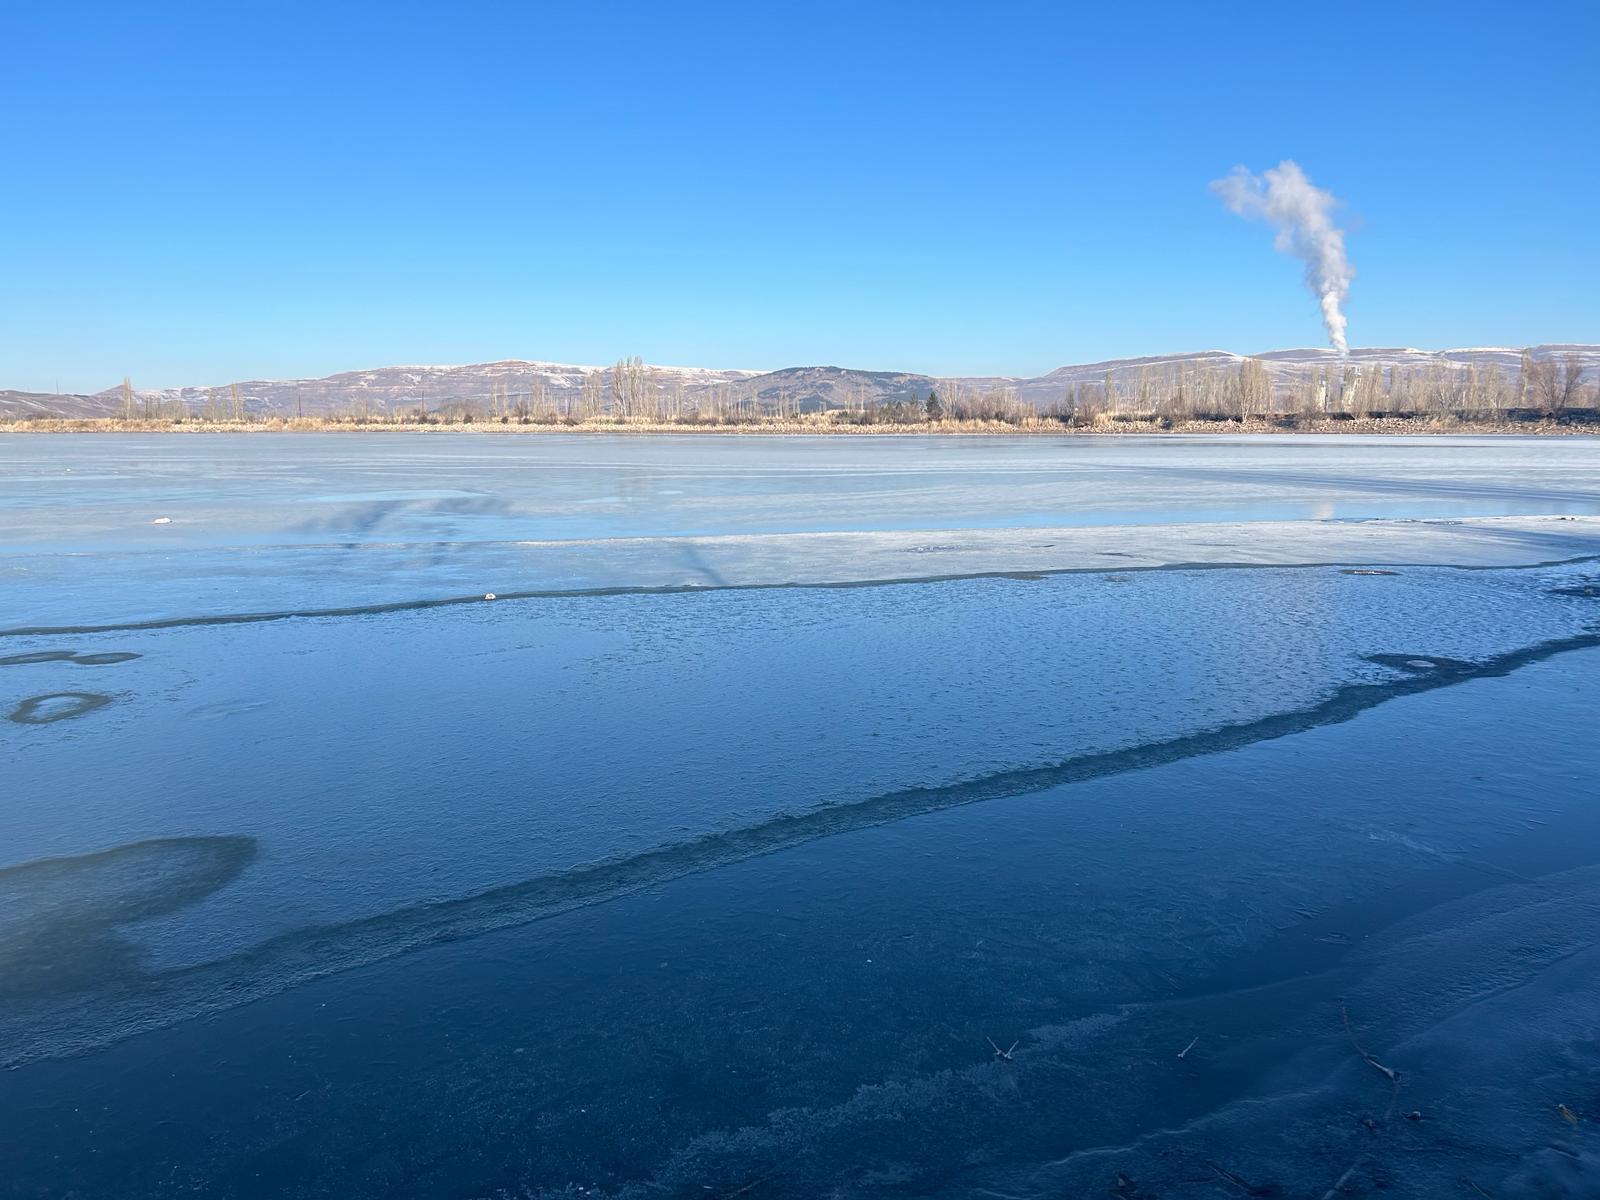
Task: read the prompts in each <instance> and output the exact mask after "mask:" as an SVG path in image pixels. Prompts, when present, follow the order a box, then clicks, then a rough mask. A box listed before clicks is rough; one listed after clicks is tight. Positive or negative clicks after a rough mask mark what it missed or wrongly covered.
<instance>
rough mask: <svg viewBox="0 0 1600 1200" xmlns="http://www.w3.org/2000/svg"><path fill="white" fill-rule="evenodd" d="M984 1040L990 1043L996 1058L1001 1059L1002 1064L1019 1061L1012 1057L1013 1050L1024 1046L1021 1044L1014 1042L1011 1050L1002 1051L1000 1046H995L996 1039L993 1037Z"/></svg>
mask: <svg viewBox="0 0 1600 1200" xmlns="http://www.w3.org/2000/svg"><path fill="white" fill-rule="evenodd" d="M983 1040H984V1041H986V1042H988V1043H989V1047H990V1049H992V1050H993V1051H994V1056H995V1058H997V1059H999V1060H1000V1061H1001V1062H1016V1061H1017V1060H1016V1059H1014V1058H1012V1057H1011V1050H1015V1049H1016V1048H1017V1047H1018V1046H1020V1045H1021V1044H1022V1043H1021V1042H1012V1043H1011V1050H1002V1049H1000V1047H999V1046H996V1045H995V1044H994V1039H993V1038H992V1037H986V1038H984V1039H983Z"/></svg>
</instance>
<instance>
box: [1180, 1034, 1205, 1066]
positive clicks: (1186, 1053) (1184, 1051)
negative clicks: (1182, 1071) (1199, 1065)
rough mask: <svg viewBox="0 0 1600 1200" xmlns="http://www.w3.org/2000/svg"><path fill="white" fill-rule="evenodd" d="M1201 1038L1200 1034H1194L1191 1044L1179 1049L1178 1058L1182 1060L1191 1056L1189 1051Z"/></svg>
mask: <svg viewBox="0 0 1600 1200" xmlns="http://www.w3.org/2000/svg"><path fill="white" fill-rule="evenodd" d="M1199 1040H1200V1035H1199V1034H1198V1033H1197V1034H1195V1035H1194V1037H1193V1038H1191V1039H1190V1040H1189V1044H1188V1045H1187V1046H1185V1047H1184V1048H1183V1049H1182V1050H1179V1051H1178V1059H1179V1061H1180V1062H1181V1061H1182V1060H1183V1059H1185V1058H1188V1057H1189V1051H1191V1050H1193V1049H1194V1045H1195V1043H1196V1042H1198V1041H1199Z"/></svg>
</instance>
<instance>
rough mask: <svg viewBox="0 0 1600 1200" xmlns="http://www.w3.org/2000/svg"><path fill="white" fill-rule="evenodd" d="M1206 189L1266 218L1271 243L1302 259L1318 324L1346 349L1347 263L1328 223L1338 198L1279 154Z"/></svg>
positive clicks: (1338, 233) (1242, 211)
mask: <svg viewBox="0 0 1600 1200" xmlns="http://www.w3.org/2000/svg"><path fill="white" fill-rule="evenodd" d="M1211 190H1212V191H1213V192H1215V193H1216V194H1217V195H1218V196H1219V197H1221V198H1222V202H1223V203H1224V204H1226V205H1227V206H1228V209H1229V211H1231V212H1235V213H1238V214H1239V215H1240V216H1241V217H1246V218H1249V217H1259V218H1261V219H1262V220H1265V221H1270V222H1271V223H1272V224H1273V226H1274V227H1276V229H1277V231H1278V236H1277V238H1276V240H1275V241H1274V243H1273V244H1274V245H1275V246H1277V248H1278V249H1279V250H1280V251H1282V252H1283V253H1285V254H1293V255H1294V256H1295V257H1297V258H1299V259H1300V260H1301V261H1302V262H1304V263H1305V264H1306V286H1307V287H1309V288H1310V289H1311V293H1312V295H1314V296H1316V298H1317V301H1318V303H1320V304H1321V305H1322V323H1323V324H1324V325H1326V326H1327V328H1328V340H1329V341H1330V342H1332V343H1333V347H1334V349H1335V350H1337V351H1338V352H1339V355H1340V357H1344V356H1346V355H1348V354H1349V353H1350V346H1349V343H1348V342H1347V341H1346V340H1345V332H1344V331H1345V324H1346V321H1345V315H1344V309H1343V307H1342V306H1343V304H1344V299H1345V297H1346V296H1348V295H1349V294H1350V281H1351V280H1352V279H1354V278H1355V276H1356V273H1355V268H1353V267H1352V266H1351V265H1350V264H1349V262H1348V261H1346V259H1345V256H1344V230H1342V229H1340V228H1338V227H1337V226H1336V225H1334V223H1333V217H1332V212H1333V209H1334V208H1335V207H1336V206H1337V205H1338V203H1339V201H1338V200H1336V199H1334V196H1333V193H1332V192H1329V191H1325V190H1324V189H1322V188H1319V187H1317V186H1316V185H1314V184H1313V183H1312V182H1311V181H1310V180H1309V179H1307V178H1306V173H1305V172H1304V171H1302V170H1301V169H1300V165H1299V164H1298V163H1296V162H1294V161H1293V160H1291V159H1287V158H1286V159H1284V160H1283V161H1282V162H1281V163H1279V164H1278V165H1277V166H1275V167H1268V168H1267V169H1266V170H1265V171H1263V172H1262V173H1261V174H1260V175H1252V174H1251V173H1250V172H1249V171H1247V170H1245V168H1243V167H1235V168H1234V169H1233V170H1232V171H1231V172H1230V173H1229V174H1228V175H1227V177H1226V178H1223V179H1218V180H1216V181H1214V182H1213V183H1212V185H1211Z"/></svg>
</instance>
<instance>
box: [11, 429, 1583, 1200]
mask: <svg viewBox="0 0 1600 1200" xmlns="http://www.w3.org/2000/svg"><path fill="white" fill-rule="evenodd" d="M0 589H3V590H0V594H3V596H4V605H3V608H0V689H3V692H0V708H3V709H4V711H5V712H6V713H9V714H10V717H11V719H10V720H8V721H5V722H0V753H3V755H4V758H5V761H6V779H7V787H6V789H5V791H6V799H5V801H4V804H3V805H0V1062H3V1063H4V1065H6V1066H9V1067H11V1068H13V1069H12V1070H10V1071H7V1072H5V1073H3V1074H0V1113H3V1114H4V1115H5V1116H6V1118H7V1126H8V1129H10V1130H12V1131H13V1132H14V1134H15V1136H13V1137H12V1138H9V1139H7V1140H6V1141H5V1142H3V1143H0V1178H4V1179H6V1180H8V1181H12V1186H13V1188H14V1189H15V1190H16V1194H19V1195H36V1194H37V1195H56V1194H68V1193H70V1194H72V1195H75V1196H84V1197H99V1196H105V1197H129V1196H145V1195H151V1196H159V1195H175V1194H179V1193H184V1194H204V1195H208V1196H209V1195H216V1196H239V1197H256V1196H302V1195H303V1196H312V1195H327V1194H341V1195H349V1196H386V1195H408V1196H410V1195H419V1196H441V1197H462V1198H469V1197H471V1198H476V1197H482V1198H488V1197H512V1196H518V1197H520V1196H544V1195H550V1196H556V1195H562V1196H578V1195H585V1196H587V1195H596V1194H599V1195H617V1196H635V1195H637V1196H647V1195H648V1196H660V1195H674V1196H676V1195H682V1196H707V1195H722V1196H733V1195H735V1194H741V1195H750V1196H762V1195H765V1196H778V1197H790V1196H794V1197H802V1196H805V1197H809V1196H816V1195H829V1194H832V1195H841V1196H927V1195H949V1196H965V1195H994V1196H1000V1195H1004V1196H1030V1197H1031V1196H1060V1195H1073V1196H1076V1195H1101V1194H1110V1195H1120V1196H1124V1197H1128V1198H1132V1197H1155V1196H1162V1197H1168V1196H1189V1195H1193V1196H1212V1195H1219V1194H1224V1193H1226V1192H1228V1191H1233V1192H1239V1191H1241V1190H1245V1191H1248V1190H1249V1189H1251V1188H1255V1189H1271V1188H1276V1189H1279V1190H1277V1191H1270V1190H1258V1191H1256V1192H1254V1193H1253V1194H1258V1195H1286V1196H1289V1195H1293V1196H1300V1195H1306V1196H1313V1197H1315V1196H1321V1195H1322V1193H1323V1192H1324V1191H1325V1190H1326V1189H1327V1188H1329V1187H1330V1186H1332V1185H1333V1184H1334V1182H1335V1180H1336V1179H1338V1178H1340V1176H1341V1175H1343V1174H1344V1172H1345V1171H1346V1170H1347V1169H1353V1173H1352V1174H1351V1175H1350V1176H1349V1177H1348V1180H1347V1183H1348V1185H1349V1186H1350V1187H1351V1188H1352V1189H1356V1190H1353V1191H1352V1193H1351V1194H1366V1193H1367V1192H1368V1191H1370V1190H1372V1189H1374V1188H1377V1187H1379V1186H1383V1187H1386V1188H1388V1189H1391V1191H1392V1193H1393V1194H1397V1195H1408V1196H1412V1195H1414V1196H1432V1195H1440V1196H1456V1195H1461V1194H1472V1192H1471V1189H1470V1188H1469V1189H1467V1191H1466V1192H1465V1193H1463V1192H1462V1190H1461V1189H1462V1187H1463V1185H1462V1184H1461V1183H1460V1182H1459V1181H1460V1180H1461V1179H1463V1178H1466V1179H1470V1180H1471V1181H1472V1182H1473V1184H1474V1186H1477V1187H1480V1188H1482V1189H1484V1190H1485V1191H1486V1192H1487V1193H1488V1194H1491V1195H1494V1196H1497V1197H1516V1196H1527V1197H1532V1196H1546V1195H1562V1194H1567V1195H1600V1157H1597V1151H1596V1147H1595V1145H1594V1144H1593V1142H1592V1139H1591V1138H1589V1137H1588V1135H1587V1133H1586V1132H1585V1131H1586V1130H1587V1129H1588V1128H1589V1127H1590V1126H1589V1123H1590V1121H1591V1120H1592V1119H1600V1048H1597V1045H1596V1043H1595V1042H1594V1040H1593V1015H1592V1006H1591V1005H1590V1002H1589V1000H1588V999H1587V997H1589V996H1592V994H1593V989H1594V988H1595V987H1596V986H1600V952H1597V951H1596V949H1595V945H1594V943H1595V940H1596V934H1595V932H1594V931H1595V930H1596V929H1600V806H1597V804H1596V801H1597V800H1600V788H1597V785H1596V783H1595V780H1596V779H1600V739H1597V738H1595V736H1594V728H1595V718H1596V713H1597V708H1596V703H1595V695H1596V689H1595V682H1594V681H1595V680H1596V678H1597V669H1600V441H1597V440H1596V439H1590V438H1543V439H1533V438H1528V439H1513V438H1422V437H1417V438H1409V439H1377V438H1349V439H1337V438H1310V437H1306V438H1249V439H1245V438H1241V439H1231V440H1230V439H1220V438H1205V439H1200V438H1196V439H1178V438H1172V439H1133V438H1129V439H1113V438H1091V439H1049V440H1047V439H987V438H952V439H932V440H930V439H909V438H908V439H890V438H870V439H869V438H859V439H857V438H824V439H776V438H756V437H716V438H678V437H672V438H644V437H615V438H606V437H592V436H587V435H586V436H574V437H559V436H543V435H541V436H534V437H521V436H473V435H453V434H426V435H412V434H394V435H387V434H385V435H326V436H323V435H283V436H274V435H265V434H251V435H234V436H230V435H203V436H202V435H196V436H179V435H165V436H150V437H133V436H128V437H120V436H119V437H91V436H63V437H49V436H15V437H9V438H0ZM491 592H492V593H494V595H495V596H496V599H494V600H493V601H486V600H485V599H483V597H484V595H485V594H486V593H491ZM1341 1005H1342V1006H1343V1011H1341ZM1345 1012H1347V1013H1348V1018H1349V1024H1350V1029H1349V1030H1347V1029H1346V1021H1345V1016H1344V1013H1345ZM990 1038H992V1039H994V1041H995V1042H997V1043H998V1044H999V1047H1000V1048H1001V1049H1005V1048H1007V1047H1009V1046H1010V1045H1011V1043H1012V1042H1016V1043H1017V1046H1016V1048H1015V1051H1014V1054H1013V1056H1012V1058H1011V1059H1009V1060H1007V1059H1004V1058H998V1057H996V1056H995V1055H994V1053H993V1050H992V1049H991V1047H990V1045H989V1041H988V1039H990ZM1353 1038H1354V1040H1355V1041H1359V1043H1360V1045H1361V1047H1362V1049H1363V1050H1364V1051H1365V1052H1366V1053H1367V1054H1368V1055H1369V1056H1370V1057H1371V1058H1372V1059H1373V1060H1376V1061H1377V1062H1379V1063H1381V1064H1383V1065H1384V1066H1386V1067H1388V1068H1392V1069H1394V1070H1395V1071H1398V1072H1399V1073H1400V1076H1401V1084H1400V1087H1399V1089H1398V1091H1396V1090H1395V1088H1394V1087H1393V1086H1392V1084H1391V1082H1390V1081H1389V1078H1388V1076H1387V1075H1386V1074H1384V1073H1383V1072H1382V1071H1380V1070H1379V1069H1378V1068H1377V1067H1375V1066H1373V1065H1372V1064H1371V1063H1370V1062H1368V1061H1366V1060H1364V1059H1363V1057H1362V1056H1361V1053H1359V1052H1358V1051H1357V1050H1356V1049H1355V1047H1354V1045H1353V1040H1352V1039H1353ZM1191 1039H1196V1040H1195V1041H1194V1043H1193V1046H1192V1047H1191V1048H1190V1050H1189V1052H1187V1053H1185V1054H1184V1055H1183V1056H1182V1057H1181V1058H1180V1057H1179V1051H1182V1050H1184V1048H1185V1046H1186V1044H1188V1043H1190V1041H1191ZM1561 1105H1565V1106H1566V1112H1568V1113H1570V1114H1573V1115H1575V1116H1576V1117H1577V1118H1578V1121H1579V1123H1578V1124H1577V1125H1574V1124H1572V1123H1571V1122H1569V1121H1568V1120H1567V1119H1566V1117H1564V1116H1563V1115H1562V1111H1561V1109H1560V1108H1559V1107H1558V1106H1561ZM1408 1113H1416V1114H1420V1116H1418V1117H1416V1118H1415V1119H1410V1118H1408V1117H1407V1116H1406V1115H1405V1114H1408ZM1364 1120H1365V1121H1368V1122H1370V1125H1369V1124H1366V1123H1364ZM86 1147H91V1148H92V1150H93V1153H92V1154H91V1153H85V1148H86ZM1552 1147H1556V1149H1554V1150H1553V1149H1552ZM1560 1187H1566V1188H1568V1191H1567V1192H1565V1193H1563V1192H1561V1191H1559V1190H1555V1189H1558V1188H1560ZM1584 1188H1588V1189H1589V1190H1588V1191H1584V1190H1582V1189H1584ZM1219 1189H1220V1190H1219Z"/></svg>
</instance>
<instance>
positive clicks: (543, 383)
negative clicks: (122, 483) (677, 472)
mask: <svg viewBox="0 0 1600 1200" xmlns="http://www.w3.org/2000/svg"><path fill="white" fill-rule="evenodd" d="M1530 352H1531V353H1532V354H1533V355H1534V357H1535V358H1550V357H1561V356H1565V355H1567V354H1575V355H1577V356H1579V358H1580V359H1582V360H1583V362H1584V363H1585V367H1586V372H1587V378H1588V380H1589V381H1590V382H1593V380H1594V378H1595V372H1597V371H1600V346H1596V345H1549V346H1534V347H1530ZM1521 356H1522V350H1521V349H1519V348H1510V347H1487V348H1477V349H1463V350H1414V349H1408V348H1387V349H1385V348H1366V349H1354V350H1351V351H1350V359H1349V365H1350V366H1353V367H1355V368H1357V369H1358V370H1372V369H1375V368H1376V369H1383V370H1388V369H1390V368H1397V369H1399V370H1400V371H1403V372H1407V373H1410V374H1414V375H1416V376H1417V377H1419V378H1420V377H1422V376H1425V375H1427V374H1428V373H1430V372H1437V371H1465V370H1467V369H1469V368H1471V367H1478V368H1480V369H1486V368H1488V367H1489V366H1491V365H1493V366H1495V367H1498V368H1499V370H1500V371H1501V372H1502V373H1503V374H1504V376H1505V378H1506V380H1507V382H1508V383H1511V382H1514V381H1515V379H1516V378H1517V374H1518V370H1519V367H1520V363H1521ZM1246 357H1247V356H1245V355H1241V354H1234V353H1231V352H1229V351H1225V350H1205V351H1200V352H1199V353H1194V354H1165V355H1156V356H1153V357H1149V358H1118V359H1109V360H1106V361H1104V362H1094V363H1082V364H1078V365H1075V366H1066V367H1058V368H1057V369H1056V370H1054V371H1051V372H1049V373H1048V374H1045V375H1036V376H1007V375H993V376H971V377H962V378H949V379H945V378H936V377H934V376H930V375H922V374H915V373H907V372H901V371H865V370H855V369H851V368H845V367H786V368H784V369H782V370H778V371H765V372H763V371H735V370H717V369H709V368H702V367H657V366H641V367H639V368H637V369H636V371H635V372H634V373H633V374H632V375H630V376H629V377H627V379H626V380H625V382H624V385H623V398H622V403H628V402H629V400H628V396H630V395H631V396H633V398H634V399H633V402H635V403H637V402H639V400H640V399H641V398H643V399H645V400H648V398H649V397H650V396H652V395H654V396H656V397H658V398H661V399H663V400H666V401H668V402H669V404H670V405H671V406H673V407H675V408H676V410H677V411H684V412H693V411H697V410H703V409H726V408H728V407H730V406H733V405H750V404H754V405H756V406H759V407H760V408H763V409H767V410H776V409H779V408H782V409H784V410H786V411H800V412H811V411H816V410H819V409H835V408H851V407H859V406H861V405H863V404H875V403H884V402H888V401H893V400H911V399H922V398H925V397H926V396H927V394H928V392H929V391H930V390H933V389H935V388H938V389H942V390H944V391H945V392H946V394H949V393H950V392H952V391H956V390H959V391H960V392H962V393H964V394H968V395H971V394H974V393H979V394H981V393H983V392H987V391H991V390H994V389H1000V390H1004V391H1006V392H1008V393H1011V394H1013V395H1015V396H1016V398H1017V399H1019V400H1021V401H1022V402H1024V403H1027V404H1033V405H1041V406H1042V405H1048V404H1055V403H1057V402H1059V401H1060V400H1061V399H1062V398H1063V396H1064V395H1065V393H1066V391H1067V389H1068V388H1070V387H1073V386H1076V385H1078V384H1093V383H1100V382H1102V381H1103V380H1104V379H1105V377H1106V376H1107V375H1108V374H1109V375H1112V376H1114V377H1115V379H1116V381H1117V382H1118V384H1120V385H1126V384H1129V383H1132V382H1134V381H1135V380H1137V379H1138V378H1139V377H1141V376H1142V375H1143V376H1149V375H1154V376H1156V377H1157V378H1160V377H1162V376H1165V375H1168V374H1171V373H1174V372H1177V371H1179V370H1182V369H1195V368H1204V367H1212V368H1221V369H1236V368H1237V367H1238V366H1239V364H1241V363H1243V362H1245V361H1246ZM1249 357H1253V358H1254V359H1256V360H1258V361H1259V362H1261V363H1262V364H1263V365H1264V366H1265V368H1266V370H1267V373H1268V375H1269V377H1270V378H1271V379H1272V381H1273V384H1274V386H1275V387H1276V388H1278V389H1279V390H1282V391H1287V390H1289V389H1291V388H1293V387H1294V386H1295V385H1297V384H1299V383H1303V382H1304V381H1306V380H1307V379H1308V378H1311V377H1314V376H1315V375H1316V374H1317V373H1318V372H1321V371H1326V372H1329V373H1330V374H1337V373H1338V372H1340V371H1341V370H1342V369H1344V365H1345V364H1342V363H1341V362H1340V360H1339V357H1338V355H1337V354H1335V353H1334V352H1333V351H1332V350H1327V349H1322V348H1316V347H1313V348H1306V349H1298V350H1270V351H1267V352H1266V353H1263V354H1256V355H1252V356H1249ZM132 398H133V407H134V409H135V411H136V412H144V411H146V409H147V407H148V408H149V409H150V410H151V411H161V412H171V411H173V410H175V409H177V408H179V407H180V406H181V408H182V409H183V410H184V411H186V412H190V413H204V412H207V411H214V412H219V413H227V412H230V411H232V408H233V406H234V405H235V404H237V405H238V406H241V407H242V408H243V409H244V410H245V411H246V412H248V413H250V414H254V415H263V414H265V415H280V416H293V415H295V414H296V413H304V414H305V415H306V416H321V415H326V414H331V413H351V412H368V413H372V414H375V415H376V414H381V413H392V412H412V411H417V410H419V409H426V410H427V411H429V412H435V413H438V412H446V413H448V412H451V411H459V410H461V409H463V408H470V409H472V410H474V411H478V412H488V411H517V410H518V409H519V407H521V406H526V407H529V408H533V409H539V408H544V409H553V410H555V411H557V412H574V411H579V410H580V409H581V408H582V407H583V406H585V405H588V406H590V407H592V406H593V404H595V403H598V404H599V405H600V406H601V407H602V408H603V409H607V410H610V409H613V408H614V407H616V406H617V405H618V394H617V389H616V386H615V378H614V371H613V368H611V367H599V366H577V365H572V364H567V363H551V362H533V361H523V360H520V359H507V360H504V361H501V362H492V363H474V364H469V365H465V366H401V367H379V368H377V369H374V370H369V371H345V372H342V373H340V374H338V375H329V376H326V377H324V378H321V379H288V380H262V379H255V380H246V381H242V382H238V383H225V384H221V385H218V386H214V387H182V388H163V389H144V388H135V389H133V390H132ZM124 408H125V398H124V395H123V392H122V389H121V388H120V387H112V388H107V389H106V390H105V391H103V392H96V393H93V394H91V395H77V394H55V393H49V392H20V391H0V418H4V419H17V418H26V417H36V416H37V417H44V416H62V417H103V416H115V415H117V414H119V413H121V412H122V411H124Z"/></svg>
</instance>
